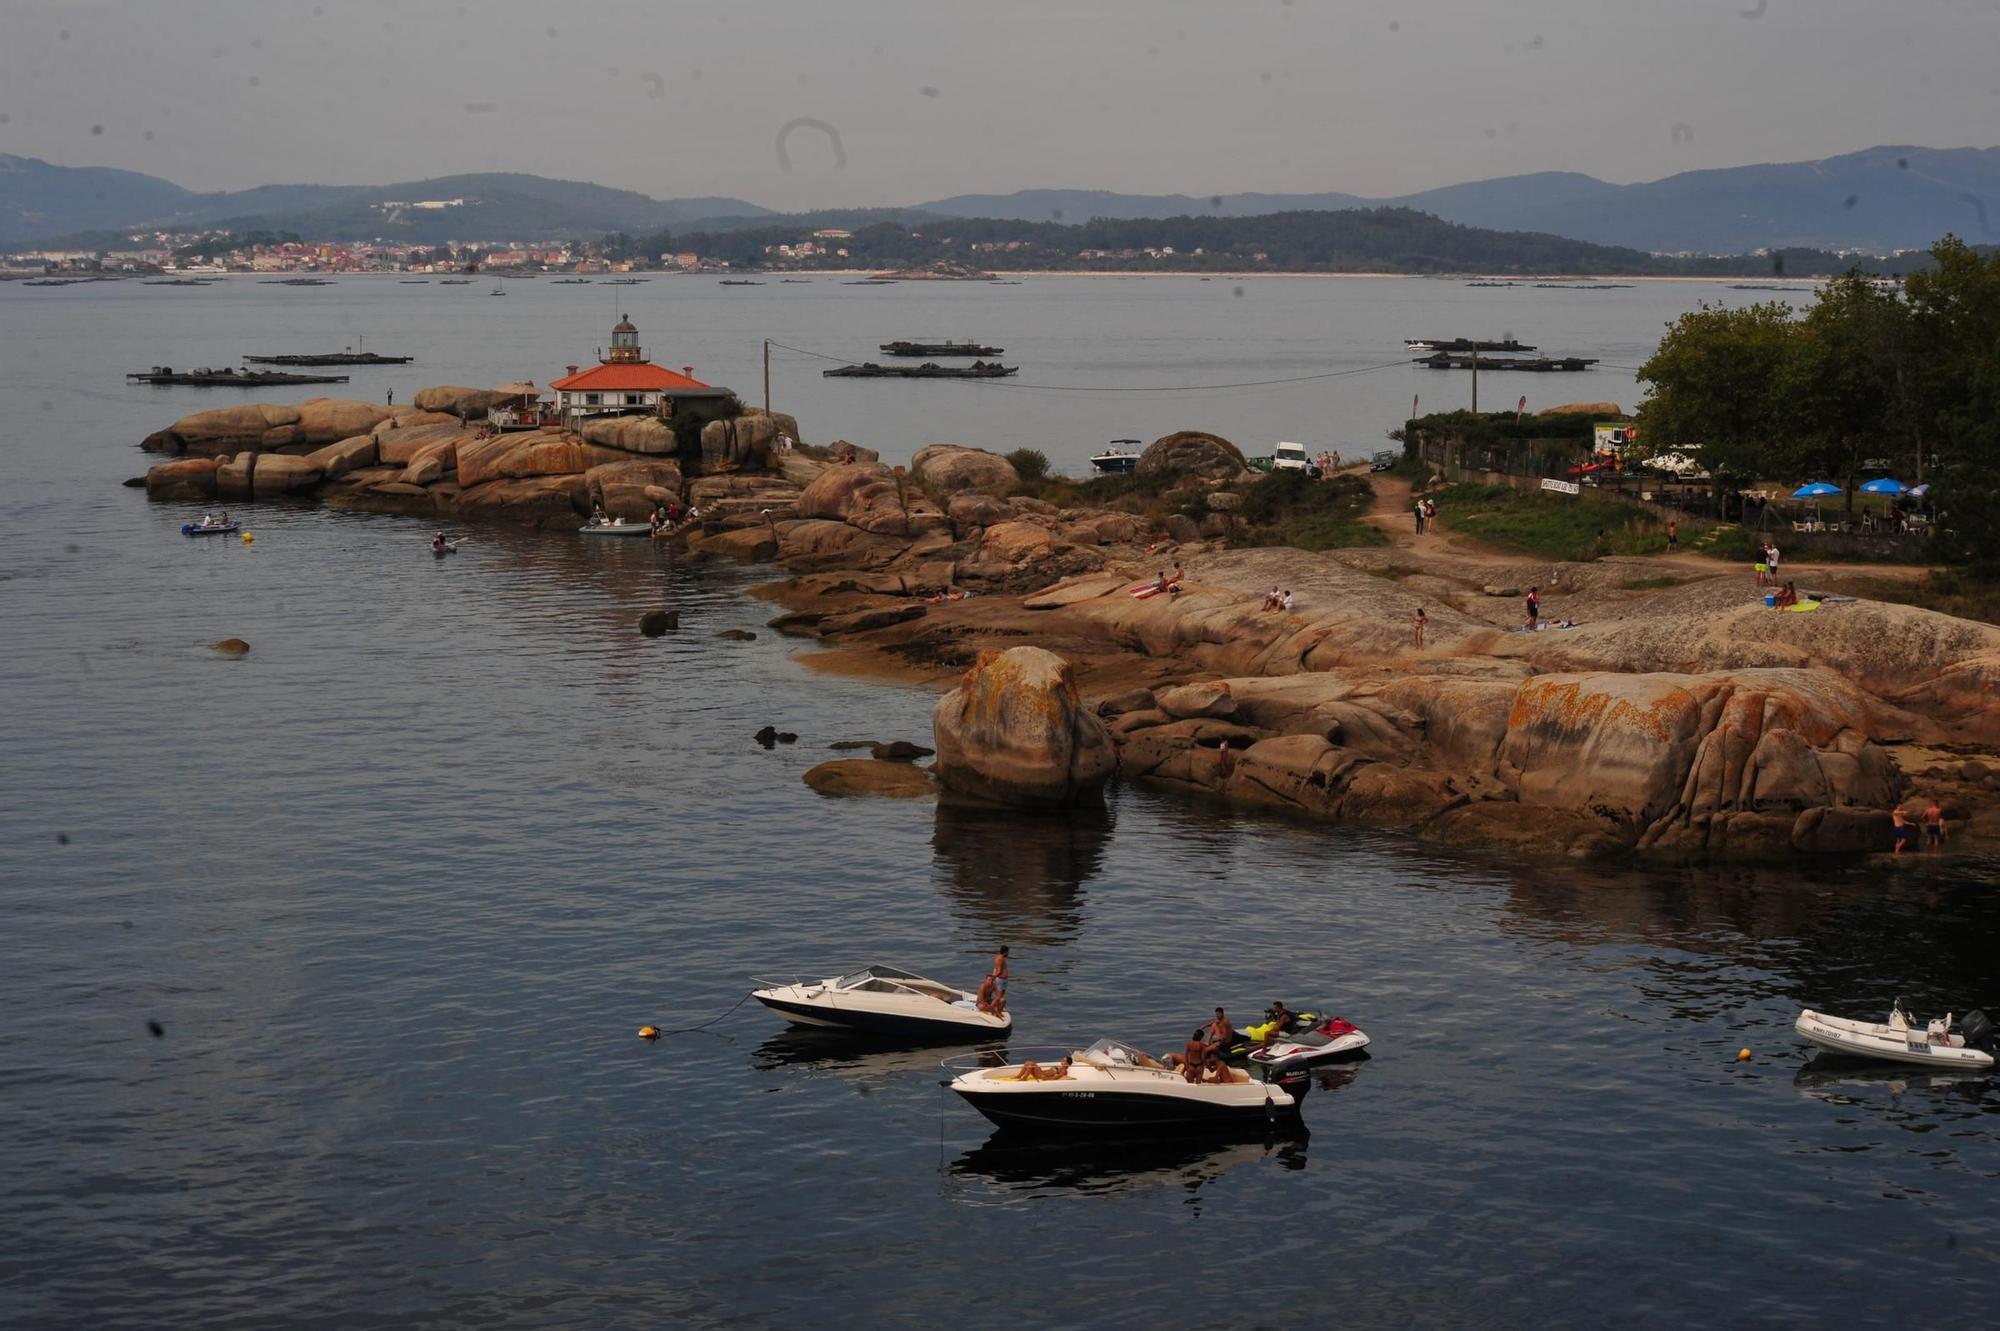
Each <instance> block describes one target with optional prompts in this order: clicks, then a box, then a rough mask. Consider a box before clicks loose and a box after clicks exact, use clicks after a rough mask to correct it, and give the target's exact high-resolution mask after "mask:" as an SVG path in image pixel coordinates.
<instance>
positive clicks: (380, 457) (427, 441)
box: [375, 418, 505, 467]
mask: <svg viewBox="0 0 2000 1331" xmlns="http://www.w3.org/2000/svg"><path fill="white" fill-rule="evenodd" d="M501 437H502V438H505V436H504V435H503V436H501ZM441 439H454V440H457V441H458V442H459V443H461V444H464V443H469V442H470V440H471V434H470V432H469V431H468V430H466V428H465V426H464V425H463V424H461V423H460V422H458V421H456V420H451V419H449V418H447V420H446V421H445V423H443V424H438V423H435V422H432V423H428V424H422V425H393V424H392V425H389V426H387V427H386V428H383V429H379V430H377V431H376V432H375V459H376V461H377V462H379V463H381V464H382V465H383V466H385V467H407V466H409V465H410V463H411V462H413V461H414V460H415V459H416V456H417V454H418V453H419V452H421V451H422V450H423V449H426V448H429V447H430V446H431V445H432V444H435V443H437V442H438V441H439V440H441Z"/></svg>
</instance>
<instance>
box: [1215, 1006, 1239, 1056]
mask: <svg viewBox="0 0 2000 1331" xmlns="http://www.w3.org/2000/svg"><path fill="white" fill-rule="evenodd" d="M1208 1042H1209V1043H1210V1044H1212V1045H1214V1046H1215V1047H1216V1048H1217V1049H1218V1050H1222V1049H1227V1048H1229V1047H1230V1046H1231V1045H1233V1044H1235V1043H1236V1028H1235V1027H1234V1026H1232V1025H1230V1024H1229V1014H1228V1013H1226V1012H1224V1011H1223V1010H1222V1009H1221V1008H1217V1009H1216V1010H1215V1017H1214V1018H1213V1019H1212V1020H1211V1021H1210V1022H1209V1023H1208Z"/></svg>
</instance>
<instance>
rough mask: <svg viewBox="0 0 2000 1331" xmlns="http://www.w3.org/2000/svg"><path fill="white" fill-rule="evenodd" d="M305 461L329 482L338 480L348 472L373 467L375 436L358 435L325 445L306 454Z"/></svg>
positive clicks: (374, 460)
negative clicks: (317, 469)
mask: <svg viewBox="0 0 2000 1331" xmlns="http://www.w3.org/2000/svg"><path fill="white" fill-rule="evenodd" d="M305 460H306V461H307V462H310V463H311V464H312V465H313V466H315V467H318V468H319V469H320V471H321V473H322V474H323V475H325V477H326V479H328V480H329V481H335V480H339V479H340V478H341V477H342V476H345V475H346V474H347V473H348V472H350V471H355V470H358V469H360V468H362V467H372V466H374V465H375V462H376V453H375V436H374V435H372V434H358V435H355V436H354V437H352V438H350V439H342V440H339V441H337V442H335V443H331V444H327V445H325V446H324V447H322V448H316V449H314V450H313V451H312V452H310V453H308V454H306V459H305Z"/></svg>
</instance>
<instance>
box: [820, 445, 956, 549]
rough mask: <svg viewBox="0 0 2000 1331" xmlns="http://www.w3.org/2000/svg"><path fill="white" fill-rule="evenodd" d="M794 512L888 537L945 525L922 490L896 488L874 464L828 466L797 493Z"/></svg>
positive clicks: (886, 472) (907, 485)
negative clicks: (797, 500) (842, 523)
mask: <svg viewBox="0 0 2000 1331" xmlns="http://www.w3.org/2000/svg"><path fill="white" fill-rule="evenodd" d="M798 513H799V516H800V517H805V518H826V519H829V520H832V521H835V522H845V523H847V524H848V525H850V526H854V527H859V528H861V529H862V530H863V531H869V532H877V533H880V534H882V535H888V536H921V535H923V534H924V533H925V532H930V531H942V530H945V529H946V528H948V527H949V526H950V523H949V521H948V520H947V519H946V518H945V515H944V513H943V512H942V511H941V510H940V509H939V508H938V506H937V505H935V504H933V503H932V502H931V501H930V500H929V498H928V497H926V496H925V494H924V492H923V491H922V490H920V489H918V488H917V487H916V486H915V485H914V484H910V483H908V482H905V483H904V484H903V485H902V486H901V487H900V488H899V487H898V485H897V483H896V476H895V473H893V472H891V471H890V470H889V469H888V468H887V467H884V466H883V465H881V464H880V463H878V462H856V463H852V464H849V465H846V466H840V467H830V468H828V469H827V470H826V471H824V472H822V473H821V474H820V475H819V477H818V478H817V479H815V480H814V481H813V483H812V484H811V485H808V486H807V487H806V488H805V489H804V490H802V491H800V493H799V502H798Z"/></svg>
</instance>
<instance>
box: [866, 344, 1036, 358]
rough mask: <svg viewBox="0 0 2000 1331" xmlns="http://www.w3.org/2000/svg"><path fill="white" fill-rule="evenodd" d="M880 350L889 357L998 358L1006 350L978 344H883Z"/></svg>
mask: <svg viewBox="0 0 2000 1331" xmlns="http://www.w3.org/2000/svg"><path fill="white" fill-rule="evenodd" d="M880 350H881V351H883V352H884V353H886V354H888V355H891V356H998V355H999V354H1000V353H1002V352H1004V351H1005V350H1007V348H1005V347H989V346H986V345H985V344H984V343H980V342H884V343H883V344H882V346H881V348H880Z"/></svg>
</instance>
